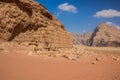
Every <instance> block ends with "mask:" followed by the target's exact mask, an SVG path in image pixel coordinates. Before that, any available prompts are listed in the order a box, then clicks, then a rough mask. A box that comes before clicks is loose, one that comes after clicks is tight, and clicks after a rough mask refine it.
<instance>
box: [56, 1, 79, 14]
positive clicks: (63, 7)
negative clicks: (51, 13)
mask: <svg viewBox="0 0 120 80" xmlns="http://www.w3.org/2000/svg"><path fill="white" fill-rule="evenodd" d="M58 8H59V9H60V10H62V11H67V12H72V13H77V12H78V11H77V8H76V7H75V6H73V5H70V4H68V3H63V4H61V5H59V6H58Z"/></svg>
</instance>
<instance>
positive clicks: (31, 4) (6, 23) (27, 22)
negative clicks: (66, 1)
mask: <svg viewBox="0 0 120 80" xmlns="http://www.w3.org/2000/svg"><path fill="white" fill-rule="evenodd" d="M0 41H15V42H19V43H22V42H36V43H43V44H45V45H49V44H50V46H53V47H72V45H73V39H72V37H71V35H70V34H69V33H68V32H66V30H65V28H64V26H63V24H62V23H61V22H59V21H58V20H57V19H56V18H55V17H54V16H53V15H51V14H50V13H49V12H48V11H47V9H46V8H45V7H44V6H43V5H42V4H40V3H37V2H35V1H34V0H0Z"/></svg>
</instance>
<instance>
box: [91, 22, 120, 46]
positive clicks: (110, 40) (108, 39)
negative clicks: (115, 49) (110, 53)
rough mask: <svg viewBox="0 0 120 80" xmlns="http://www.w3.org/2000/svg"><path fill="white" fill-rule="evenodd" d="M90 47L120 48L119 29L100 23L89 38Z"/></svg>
mask: <svg viewBox="0 0 120 80" xmlns="http://www.w3.org/2000/svg"><path fill="white" fill-rule="evenodd" d="M90 41H91V46H120V29H117V28H116V27H115V26H112V25H109V24H106V23H101V24H100V25H99V26H98V27H96V29H95V30H94V32H93V34H92V36H91V39H90Z"/></svg>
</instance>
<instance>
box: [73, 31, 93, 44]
mask: <svg viewBox="0 0 120 80" xmlns="http://www.w3.org/2000/svg"><path fill="white" fill-rule="evenodd" d="M71 35H72V36H73V39H74V44H75V45H80V44H83V45H90V42H89V39H90V37H91V35H92V33H90V32H85V33H83V34H78V33H71Z"/></svg>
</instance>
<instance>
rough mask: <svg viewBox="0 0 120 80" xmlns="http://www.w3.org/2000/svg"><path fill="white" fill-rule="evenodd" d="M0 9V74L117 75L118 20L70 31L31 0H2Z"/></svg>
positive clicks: (62, 78) (28, 79) (110, 78)
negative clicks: (113, 22) (91, 28)
mask: <svg viewBox="0 0 120 80" xmlns="http://www.w3.org/2000/svg"><path fill="white" fill-rule="evenodd" d="M69 7H70V6H69ZM0 12H1V13H0V80H120V29H119V28H118V27H116V25H112V24H110V23H109V24H108V23H106V22H102V23H100V24H99V25H97V26H96V27H95V29H94V31H93V32H85V33H83V34H79V33H72V32H68V31H67V30H66V28H65V26H64V25H63V24H62V23H61V22H60V21H59V20H58V19H57V18H56V17H55V16H54V15H52V14H51V13H50V12H49V11H48V10H47V8H46V7H45V6H43V5H42V4H41V3H38V2H36V1H34V0H1V1H0Z"/></svg>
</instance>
